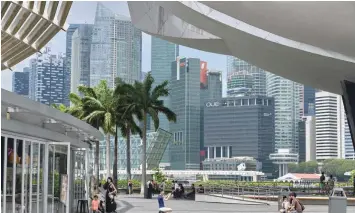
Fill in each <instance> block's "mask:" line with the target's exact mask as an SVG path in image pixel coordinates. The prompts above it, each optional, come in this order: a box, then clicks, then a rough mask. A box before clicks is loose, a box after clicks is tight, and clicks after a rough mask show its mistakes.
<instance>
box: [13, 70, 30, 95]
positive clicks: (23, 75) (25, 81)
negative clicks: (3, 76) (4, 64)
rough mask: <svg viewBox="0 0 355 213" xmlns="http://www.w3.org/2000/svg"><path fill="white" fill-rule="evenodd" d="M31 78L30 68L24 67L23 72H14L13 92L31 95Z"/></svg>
mask: <svg viewBox="0 0 355 213" xmlns="http://www.w3.org/2000/svg"><path fill="white" fill-rule="evenodd" d="M29 80H30V72H29V68H28V67H26V68H24V69H23V72H13V73H12V92H14V93H16V94H18V95H22V96H25V97H29Z"/></svg>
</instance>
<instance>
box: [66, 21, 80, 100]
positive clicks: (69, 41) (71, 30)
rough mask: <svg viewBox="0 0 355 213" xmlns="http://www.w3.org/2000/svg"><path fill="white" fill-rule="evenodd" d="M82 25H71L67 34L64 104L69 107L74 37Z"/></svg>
mask: <svg viewBox="0 0 355 213" xmlns="http://www.w3.org/2000/svg"><path fill="white" fill-rule="evenodd" d="M79 26H80V24H70V25H69V27H68V29H67V33H66V49H65V63H64V65H65V73H64V103H63V104H65V105H66V106H69V94H70V91H71V85H70V84H71V61H72V60H71V54H72V37H73V34H74V32H75V31H76V29H78V27H79Z"/></svg>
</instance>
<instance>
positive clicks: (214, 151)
mask: <svg viewBox="0 0 355 213" xmlns="http://www.w3.org/2000/svg"><path fill="white" fill-rule="evenodd" d="M216 149H217V147H216V146H215V147H214V150H213V158H216Z"/></svg>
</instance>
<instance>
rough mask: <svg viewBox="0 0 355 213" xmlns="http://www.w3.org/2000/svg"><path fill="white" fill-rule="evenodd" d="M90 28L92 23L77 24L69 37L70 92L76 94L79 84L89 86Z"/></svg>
mask: <svg viewBox="0 0 355 213" xmlns="http://www.w3.org/2000/svg"><path fill="white" fill-rule="evenodd" d="M92 29H93V25H91V24H81V25H79V26H78V28H77V29H76V31H75V32H74V33H73V35H72V38H71V44H72V47H71V63H70V65H71V67H70V72H71V83H70V92H73V93H76V94H78V86H79V85H85V86H90V52H91V38H92ZM67 41H68V40H67ZM67 60H68V59H67Z"/></svg>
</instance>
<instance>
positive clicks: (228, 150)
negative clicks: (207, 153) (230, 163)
mask: <svg viewBox="0 0 355 213" xmlns="http://www.w3.org/2000/svg"><path fill="white" fill-rule="evenodd" d="M227 147H228V149H227V152H228V153H227V156H228V158H230V157H231V156H230V155H229V153H230V148H231V147H230V146H227Z"/></svg>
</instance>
